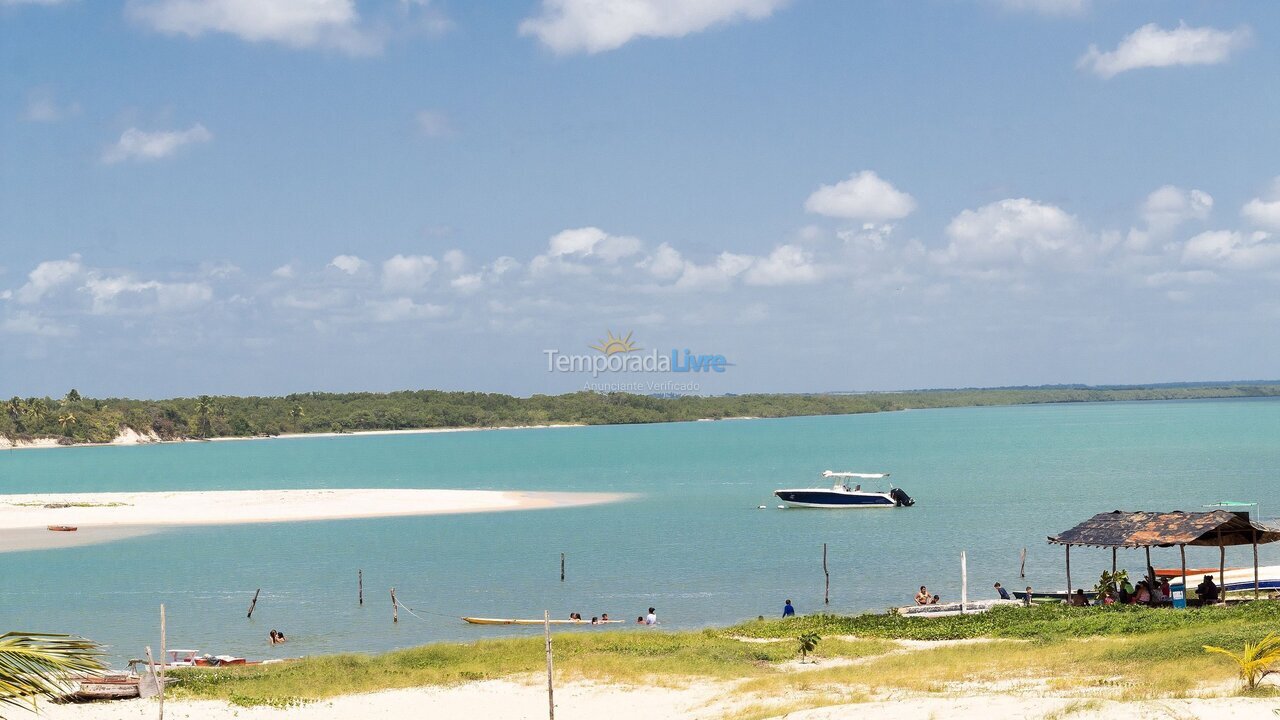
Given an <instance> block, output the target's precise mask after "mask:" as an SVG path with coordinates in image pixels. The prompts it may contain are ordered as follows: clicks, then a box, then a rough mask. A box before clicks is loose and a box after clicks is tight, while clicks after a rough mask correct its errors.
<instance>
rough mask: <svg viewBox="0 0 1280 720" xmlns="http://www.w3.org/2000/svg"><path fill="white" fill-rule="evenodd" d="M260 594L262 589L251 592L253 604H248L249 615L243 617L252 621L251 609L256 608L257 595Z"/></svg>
mask: <svg viewBox="0 0 1280 720" xmlns="http://www.w3.org/2000/svg"><path fill="white" fill-rule="evenodd" d="M260 592H262V588H258V589H257V590H254V591H253V602H251V603H249V614H248V615H245V617H247V618H249V619H253V609H254V608H256V607H258V593H260Z"/></svg>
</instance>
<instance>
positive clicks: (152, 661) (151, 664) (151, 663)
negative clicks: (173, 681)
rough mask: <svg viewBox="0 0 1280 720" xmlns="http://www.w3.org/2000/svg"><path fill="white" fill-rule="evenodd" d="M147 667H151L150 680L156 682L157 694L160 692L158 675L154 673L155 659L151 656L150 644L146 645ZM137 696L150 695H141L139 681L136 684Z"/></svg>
mask: <svg viewBox="0 0 1280 720" xmlns="http://www.w3.org/2000/svg"><path fill="white" fill-rule="evenodd" d="M147 667H149V668H151V682H153V683H155V684H156V693H157V694H159V692H160V676H159V675H157V674H156V661H155V659H154V658H152V657H151V646H150V645H148V646H147ZM138 697H144V698H146V697H151V696H150V695H143V694H142V684H141V682H139V684H138Z"/></svg>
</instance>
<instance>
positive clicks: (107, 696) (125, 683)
mask: <svg viewBox="0 0 1280 720" xmlns="http://www.w3.org/2000/svg"><path fill="white" fill-rule="evenodd" d="M138 694H139V692H138V676H137V675H86V676H84V677H81V678H78V679H77V681H76V689H75V691H74V692H73V693H71V695H70V697H71V699H73V700H124V699H127V698H136V697H138Z"/></svg>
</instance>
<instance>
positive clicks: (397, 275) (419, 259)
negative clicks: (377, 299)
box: [382, 255, 440, 293]
mask: <svg viewBox="0 0 1280 720" xmlns="http://www.w3.org/2000/svg"><path fill="white" fill-rule="evenodd" d="M438 267H440V262H439V261H438V260H436V259H435V258H433V257H431V256H430V255H396V256H395V257H393V258H391V259H389V260H387V261H386V262H384V263H382V289H384V290H386V291H387V292H392V293H413V292H417V291H419V290H421V289H422V288H423V287H424V286H426V284H427V282H428V281H429V280H431V276H432V275H434V274H435V272H436V268H438Z"/></svg>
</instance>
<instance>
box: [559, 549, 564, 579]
mask: <svg viewBox="0 0 1280 720" xmlns="http://www.w3.org/2000/svg"><path fill="white" fill-rule="evenodd" d="M560 582H564V553H560Z"/></svg>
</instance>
